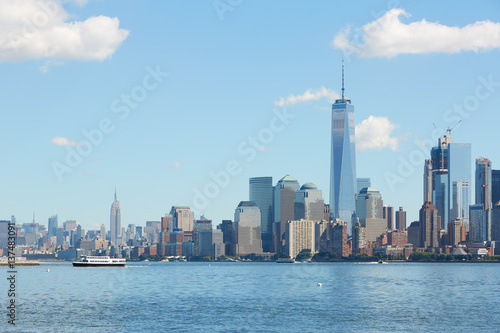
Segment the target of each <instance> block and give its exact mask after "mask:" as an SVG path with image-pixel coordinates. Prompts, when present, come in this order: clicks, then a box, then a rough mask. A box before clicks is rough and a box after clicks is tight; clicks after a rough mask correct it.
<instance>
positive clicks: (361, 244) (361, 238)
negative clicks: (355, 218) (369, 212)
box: [352, 222, 366, 253]
mask: <svg viewBox="0 0 500 333" xmlns="http://www.w3.org/2000/svg"><path fill="white" fill-rule="evenodd" d="M364 248H366V228H365V227H362V226H361V223H359V222H356V223H355V224H354V227H352V253H360V249H364Z"/></svg>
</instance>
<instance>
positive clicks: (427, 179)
mask: <svg viewBox="0 0 500 333" xmlns="http://www.w3.org/2000/svg"><path fill="white" fill-rule="evenodd" d="M427 201H432V160H430V159H429V160H425V166H424V202H427Z"/></svg>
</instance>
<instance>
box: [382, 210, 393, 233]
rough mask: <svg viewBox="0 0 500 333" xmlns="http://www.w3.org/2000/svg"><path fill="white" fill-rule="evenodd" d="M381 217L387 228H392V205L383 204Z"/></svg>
mask: <svg viewBox="0 0 500 333" xmlns="http://www.w3.org/2000/svg"><path fill="white" fill-rule="evenodd" d="M382 212H383V214H382V215H383V218H384V220H385V222H386V224H387V230H392V229H394V207H392V206H384V209H383V211H382Z"/></svg>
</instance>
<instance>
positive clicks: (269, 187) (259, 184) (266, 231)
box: [249, 177, 274, 252]
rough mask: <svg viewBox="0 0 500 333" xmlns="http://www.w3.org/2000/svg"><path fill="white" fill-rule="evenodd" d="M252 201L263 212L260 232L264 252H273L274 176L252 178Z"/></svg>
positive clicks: (250, 195)
mask: <svg viewBox="0 0 500 333" xmlns="http://www.w3.org/2000/svg"><path fill="white" fill-rule="evenodd" d="M249 182H250V184H249V185H250V186H249V189H250V193H249V197H250V201H253V202H255V203H256V204H257V206H258V207H259V209H260V213H261V220H260V232H261V233H262V235H261V236H262V247H263V250H264V252H272V240H273V239H272V236H273V221H274V209H273V203H274V188H273V177H253V178H250V181H249Z"/></svg>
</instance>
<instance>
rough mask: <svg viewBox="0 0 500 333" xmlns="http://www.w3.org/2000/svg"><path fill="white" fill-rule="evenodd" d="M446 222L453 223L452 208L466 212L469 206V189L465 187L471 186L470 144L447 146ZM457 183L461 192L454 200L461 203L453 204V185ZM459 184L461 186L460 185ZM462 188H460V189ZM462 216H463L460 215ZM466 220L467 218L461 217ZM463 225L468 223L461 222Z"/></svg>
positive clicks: (451, 144)
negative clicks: (458, 208)
mask: <svg viewBox="0 0 500 333" xmlns="http://www.w3.org/2000/svg"><path fill="white" fill-rule="evenodd" d="M448 150H449V154H448V198H449V200H448V211H449V213H448V221H445V223H446V224H447V223H448V222H453V221H454V220H455V219H456V218H457V217H454V216H453V212H454V210H453V208H454V207H460V208H461V209H465V211H467V210H468V209H467V207H468V206H469V205H470V195H469V190H470V187H469V186H467V185H466V183H467V184H471V181H472V179H471V177H472V175H471V170H472V157H471V145H470V143H450V144H448ZM455 182H457V184H458V186H459V189H460V190H461V191H462V193H461V195H458V196H457V197H456V199H457V200H458V201H460V200H461V202H455V196H454V192H453V191H454V183H455ZM460 184H461V185H460ZM460 186H462V187H460ZM462 216H463V215H462ZM463 217H464V218H468V215H467V216H463ZM462 222H463V223H465V224H468V221H465V220H462Z"/></svg>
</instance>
